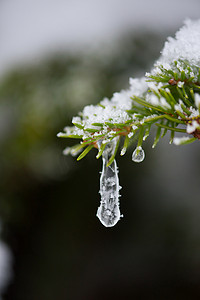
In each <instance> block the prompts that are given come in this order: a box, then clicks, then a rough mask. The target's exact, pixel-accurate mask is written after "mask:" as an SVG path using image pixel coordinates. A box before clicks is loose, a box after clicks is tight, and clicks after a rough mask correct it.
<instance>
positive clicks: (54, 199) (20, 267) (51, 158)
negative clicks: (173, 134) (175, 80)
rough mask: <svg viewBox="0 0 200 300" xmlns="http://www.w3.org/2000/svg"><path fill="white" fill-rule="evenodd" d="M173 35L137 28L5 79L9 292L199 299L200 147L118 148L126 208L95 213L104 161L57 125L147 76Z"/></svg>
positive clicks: (1, 145) (59, 299) (20, 299)
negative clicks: (114, 215)
mask: <svg viewBox="0 0 200 300" xmlns="http://www.w3.org/2000/svg"><path fill="white" fill-rule="evenodd" d="M169 34H171V33H168V32H163V33H162V34H161V33H160V34H159V33H155V32H154V33H153V32H146V31H141V32H138V33H137V34H135V35H131V34H127V36H126V37H124V38H123V39H119V40H118V41H116V44H115V46H113V48H107V49H104V51H103V52H99V53H98V52H97V51H93V52H92V51H91V50H90V51H89V52H87V51H85V52H83V51H80V53H78V52H76V54H73V53H72V52H69V53H63V54H60V53H59V54H57V55H55V56H53V57H49V58H48V59H46V60H43V61H40V63H37V64H35V65H32V66H29V67H28V66H26V67H23V68H18V69H17V68H16V70H14V71H13V72H10V73H9V74H7V76H6V77H4V78H2V79H1V82H0V125H1V126H0V165H1V174H2V176H1V181H0V191H1V192H0V219H1V221H2V224H3V230H2V234H1V236H2V239H3V240H4V241H5V242H6V243H7V245H8V246H9V247H10V249H11V251H12V253H13V265H12V269H13V277H12V280H11V281H10V283H9V285H8V288H7V289H6V290H5V292H4V298H3V299H5V300H55V299H56V300H68V299H69V300H71V299H73V300H94V299H95V300H100V299H103V300H107V299H115V300H117V299H148V300H149V299H162V300H163V299H199V295H200V233H199V216H200V203H199V178H200V171H199V157H200V155H199V145H198V143H196V144H195V143H194V145H189V146H182V147H180V148H179V147H177V146H174V145H169V143H168V142H169V140H168V138H167V137H166V138H165V139H163V140H162V141H161V142H160V143H159V144H158V146H157V148H156V149H154V150H153V149H151V145H152V138H153V137H150V138H149V141H148V142H146V144H145V145H144V148H145V152H146V159H145V161H144V162H143V163H141V164H135V163H133V162H132V161H131V152H132V151H133V148H132V149H130V150H129V151H128V153H127V155H125V157H119V156H118V159H117V163H118V166H119V176H120V185H122V188H123V189H122V190H121V194H122V197H121V198H120V202H121V212H122V213H123V214H124V218H123V219H121V220H120V222H119V223H118V224H117V225H116V226H115V227H114V228H104V227H103V226H102V224H101V223H100V222H99V220H98V219H97V218H96V216H95V215H96V210H97V207H98V206H99V202H100V196H99V194H98V190H99V177H100V174H99V172H100V170H101V161H100V160H96V159H95V155H96V153H95V151H92V153H91V154H89V155H88V156H87V157H86V158H84V159H83V160H82V161H80V162H76V159H75V158H72V157H65V156H63V154H62V151H63V149H64V148H65V147H66V146H69V145H72V144H73V143H74V141H70V140H64V139H58V138H57V137H56V134H57V133H58V132H59V131H61V130H62V128H63V127H64V126H66V125H70V124H71V118H72V116H74V115H77V113H78V112H79V111H80V110H82V109H83V107H84V106H85V105H86V104H92V103H93V104H96V103H98V102H99V101H100V100H101V99H102V98H103V97H105V96H106V97H111V96H112V94H113V92H116V91H120V90H121V89H124V88H128V78H129V77H130V76H132V77H137V76H143V75H144V72H146V71H149V70H150V69H151V67H152V65H153V62H154V61H155V59H157V58H158V56H159V53H160V49H162V47H163V43H164V40H165V38H166V36H168V35H169Z"/></svg>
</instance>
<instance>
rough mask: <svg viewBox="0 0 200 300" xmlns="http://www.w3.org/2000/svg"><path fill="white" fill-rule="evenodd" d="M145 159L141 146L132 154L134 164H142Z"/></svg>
mask: <svg viewBox="0 0 200 300" xmlns="http://www.w3.org/2000/svg"><path fill="white" fill-rule="evenodd" d="M144 158H145V153H144V150H143V149H142V147H141V146H139V147H137V148H136V149H135V150H134V151H133V154H132V160H133V161H134V162H138V163H139V162H142V161H143V160H144Z"/></svg>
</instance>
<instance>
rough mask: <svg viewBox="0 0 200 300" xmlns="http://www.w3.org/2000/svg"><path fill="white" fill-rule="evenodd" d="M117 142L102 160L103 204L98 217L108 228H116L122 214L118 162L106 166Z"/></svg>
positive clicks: (111, 144) (109, 146)
mask: <svg viewBox="0 0 200 300" xmlns="http://www.w3.org/2000/svg"><path fill="white" fill-rule="evenodd" d="M115 145H116V140H113V141H112V142H110V143H109V144H108V145H106V148H105V149H104V152H103V155H102V160H103V169H102V173H101V177H100V191H99V193H100V195H101V203H100V206H99V207H98V209H97V217H98V218H99V220H100V221H101V223H102V224H103V225H104V226H106V227H112V226H114V225H115V224H116V223H117V222H118V221H119V220H120V217H122V216H121V214H120V209H119V196H120V195H119V190H120V188H121V187H120V186H119V178H118V169H117V164H116V161H115V160H114V161H113V162H112V164H111V165H110V166H108V167H107V166H106V165H107V163H108V161H109V159H110V157H111V155H112V154H113V151H114V149H115Z"/></svg>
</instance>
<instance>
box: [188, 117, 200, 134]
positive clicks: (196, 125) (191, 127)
mask: <svg viewBox="0 0 200 300" xmlns="http://www.w3.org/2000/svg"><path fill="white" fill-rule="evenodd" d="M197 128H198V129H199V128H200V125H199V123H198V122H197V121H195V120H193V121H192V123H191V124H188V125H187V133H189V134H190V133H193V132H194V131H195V130H196V129H197Z"/></svg>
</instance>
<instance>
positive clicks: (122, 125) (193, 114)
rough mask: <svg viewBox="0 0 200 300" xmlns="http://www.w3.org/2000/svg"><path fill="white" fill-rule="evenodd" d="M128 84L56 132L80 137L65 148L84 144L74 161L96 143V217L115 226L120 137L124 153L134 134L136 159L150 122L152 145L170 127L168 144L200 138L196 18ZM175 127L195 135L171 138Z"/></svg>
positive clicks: (199, 48)
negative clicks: (100, 162) (100, 163)
mask: <svg viewBox="0 0 200 300" xmlns="http://www.w3.org/2000/svg"><path fill="white" fill-rule="evenodd" d="M129 83H130V87H129V89H128V90H122V91H121V92H119V93H114V95H113V97H112V98H111V99H110V100H109V99H107V98H105V99H103V100H102V101H101V102H100V103H99V104H98V105H88V106H86V107H85V108H84V109H83V111H82V112H81V113H79V115H78V116H76V117H74V118H73V120H72V123H73V125H74V126H73V127H65V128H64V133H59V134H58V136H60V137H69V138H76V139H81V142H80V144H78V145H75V146H73V147H71V148H69V147H68V148H66V149H65V150H64V154H66V155H67V154H69V153H70V154H71V155H73V156H74V155H77V154H78V153H79V152H82V150H83V149H84V148H85V147H86V148H85V150H83V152H82V153H81V155H80V156H79V157H78V160H79V159H81V158H82V157H84V156H85V155H86V154H87V153H88V152H89V151H90V150H91V149H92V148H94V147H96V148H97V146H98V148H99V153H98V154H97V158H99V157H100V156H101V155H102V159H103V170H102V174H101V178H100V195H101V203H100V206H99V208H98V210H97V217H98V218H99V219H100V221H101V223H102V224H103V225H104V226H106V227H111V226H114V225H115V224H116V223H117V222H118V221H119V219H120V217H121V215H120V210H119V189H120V186H119V179H118V170H117V164H116V161H115V160H114V157H115V154H116V153H117V150H118V146H119V143H118V141H119V140H120V139H121V141H122V140H123V139H124V145H123V147H122V149H121V155H124V154H125V153H126V150H127V147H128V146H129V144H131V142H132V141H133V140H134V138H135V137H136V138H138V143H137V147H136V149H135V150H134V152H133V154H132V160H133V161H134V162H137V163H139V162H142V161H143V160H144V158H145V153H144V150H143V149H142V143H143V141H145V140H146V138H147V137H148V136H149V132H150V129H151V126H152V125H154V124H156V125H158V126H157V127H158V128H157V132H156V137H155V140H154V144H153V146H152V147H153V148H155V146H156V145H157V143H158V141H159V139H160V138H162V137H163V136H164V135H165V134H166V132H167V130H170V131H171V139H170V143H171V142H173V141H174V144H176V145H182V144H188V143H191V142H193V141H195V140H196V139H200V114H199V113H200V20H197V21H190V20H187V21H186V22H185V25H184V26H183V27H182V28H181V29H180V30H179V31H178V32H177V33H176V36H175V38H168V40H167V42H166V43H165V46H164V48H163V50H162V52H161V56H160V58H159V59H158V60H157V61H156V62H155V64H154V66H153V68H152V70H151V72H150V73H146V77H142V78H139V79H133V78H130V80H129ZM179 125H181V126H185V127H184V129H183V128H180V127H179V128H178V126H179ZM161 129H162V131H161ZM176 131H177V132H183V133H184V134H190V135H193V137H192V138H188V137H185V136H184V137H182V138H174V133H175V132H176ZM137 134H138V135H137ZM111 157H113V159H112V163H111V164H110V165H109V166H108V162H109V160H110V158H111Z"/></svg>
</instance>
